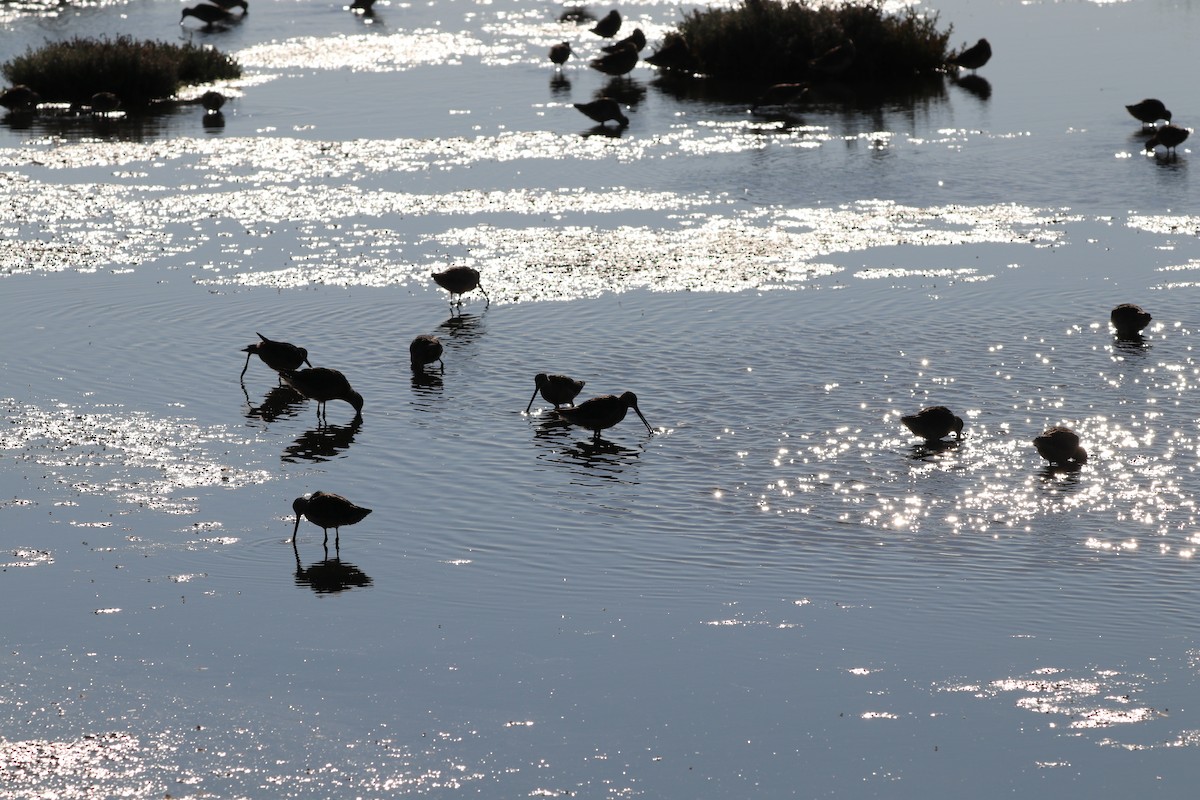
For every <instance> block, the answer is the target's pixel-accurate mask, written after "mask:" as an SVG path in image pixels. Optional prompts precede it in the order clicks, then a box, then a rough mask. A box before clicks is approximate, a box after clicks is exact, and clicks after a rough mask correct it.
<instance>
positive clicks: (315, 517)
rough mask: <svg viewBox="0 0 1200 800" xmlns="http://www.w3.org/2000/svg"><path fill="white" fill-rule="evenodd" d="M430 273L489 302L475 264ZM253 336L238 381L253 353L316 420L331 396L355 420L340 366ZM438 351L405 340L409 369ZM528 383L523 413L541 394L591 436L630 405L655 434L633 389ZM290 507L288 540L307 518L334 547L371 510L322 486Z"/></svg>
mask: <svg viewBox="0 0 1200 800" xmlns="http://www.w3.org/2000/svg"><path fill="white" fill-rule="evenodd" d="M431 277H432V278H433V280H434V282H435V283H436V284H437V285H438V286H440V287H442V288H443V289H445V290H446V291H448V292H449V293H450V302H451V304H452V305H453V304H454V303H455V302H456V301H455V297H456V296H457V298H458V300H457V304H458V305H459V306H461V305H462V302H463V300H462V297H463V295H464V294H466V293H467V292H471V291H476V290H478V291H479V292H480V293H481V294H482V295H483V296H484V297H485V298H487V299H488V303H489V304H490V303H491V298H488V295H487V292H486V291H484V289H483V286H482V285H481V284H480V275H479V270H477V269H473V268H472V267H466V266H458V267H451V268H450V269H447V270H445V271H444V272H435V273H432V275H431ZM258 338H259V341H257V342H254V343H253V344H250V345H247V346H246V347H244V348H242V352H244V353H245V354H246V364H245V366H243V367H242V374H241V378H242V379H243V380H244V379H245V377H246V371H247V370H248V369H249V368H250V358H251V357H252V356H258V357H259V359H260V360H261V361H262V362H263V363H264V364H266V365H267V366H268V367H270V368H271V369H273V370H275V372H277V373H278V374H279V377H280V379H281V380H282V381H283V382H284V383H286V384H287V385H288V386H291V387H292V388H293V389H295V390H296V391H297V392H299V393H300V394H301V395H303V396H304V397H306V398H308V399H310V400H315V401H316V403H317V422H318V424H320V423H322V422H327V421H328V417H327V416H326V415H327V404H328V403H329V402H330V401H331V400H340V401H342V402H345V403H349V404H350V406H351V407H352V408H353V409H354V419H355V421H359V420H361V419H362V409H363V396H362V395H361V394H359V393H358V392H357V391H355V390H354V387H352V386H351V385H350V381H349V380H347V378H346V376H345V375H344V374H342V373H341V372H340V371H339V370H336V369H331V368H329V367H314V366H313V365H312V362H310V361H309V360H308V351H307V350H306V349H305V348H303V347H298V346H297V345H294V344H291V343H290V342H281V341H275V340H272V339H268V338H267V337H266V336H263V335H262V334H261V333H260V334H258ZM442 352H443V348H442V343H441V341H440V340H439V339H438V337H436V336H432V335H430V334H422V335H420V336H417V337H416V338H414V339H413V341H412V343H411V344H410V345H409V358H410V362H411V366H412V369H413V371H414V372H422V371H424V370H425V368H426V367H427V366H429V365H430V364H433V363H439V364H441V366H442V369H443V370H444V369H445V364H444V363H443V362H442ZM303 365H307V367H308V368H307V369H301V366H303ZM533 383H534V390H533V397H531V398H529V404H528V405H527V406H526V407H525V412H526V413H528V412H529V410H530V409H531V408H532V407H533V401H534V400H536V399H537V396H538V394H539V393H540V394H541V395H542V397H543V398H544V399H545V400H546V402H547V403H550V404H552V405H553V406H554V410H555V412H557V414H558V416H559V417H561V418H562V419H564V420H566V421H567V422H568V423H571V424H572V425H577V426H579V427H581V428H586V429H588V430H590V431H593V432H594V437H595V438H596V439H599V438H600V431H602V430H605V429H607V428H611V427H613V426H614V425H616V424H617V423H619V422H620V421H621V420H623V419H625V416H626V414H627V413H628V411H629V410H630V409H633V412H634V413H635V414H637V415H638V418H640V419H641V421H642V423H643V424H644V425H645V426H646V431H647V432H648V433H650V434H651V435H653V434H654V429H653V428H652V427H650V423H649V421H648V420H647V419H646V417H645V415H644V414H642V412H641V409H639V408H638V399H637V395H635V394H634V393H633V392H625V393H624V394H620V395H611V394H609V395H600V396H598V397H593V398H591V399H590V400H584V401H583V402H581V403H580V404H579V405H575V398H576V397H578V396H579V393H580V392H581V391H583V387H584V382H583V381H580V380H575V379H574V378H570V377H568V376H566V375H548V374H546V373H544V372H543V373H538V375H536V376H535V377H534V381H533ZM292 511H293V512H294V513H295V514H296V525H295V527H294V528H293V530H292V542H293V543H295V541H296V535H297V533H299V531H300V519H301V518H302V517H306V518H307V519H308V520H309V521H310V522H312V523H313V524H314V525H317V526H318V527H320V528H322V529H323V530H324V531H325V541H324V543H325V544H326V545H328V543H329V529H330V528H333V531H334V546H335V547H340V541H339V540H340V535H339V530H338V529H339V528H340V527H341V526H343V525H353V524H355V523H356V522H360V521H362V519H363V518H365V517H366V516H367V515H368V514H370V513H371V509H369V508H364V507H362V506H359V505H356V504H355V503H352V502H351V501H350V500H347V499H346V498H345V497H342V496H341V495H338V494H333V493H332V492H322V491H318V492H313V493H312V494H310V495H305V496H302V497H297V498H296V500H295V501H294V502H293V503H292Z"/></svg>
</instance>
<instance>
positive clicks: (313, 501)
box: [292, 492, 371, 544]
mask: <svg viewBox="0 0 1200 800" xmlns="http://www.w3.org/2000/svg"><path fill="white" fill-rule="evenodd" d="M292 511H294V512H296V527H294V528H293V529H292V541H293V542H295V541H296V534H297V533H299V532H300V518H301V517H308V521H309V522H311V523H312V524H313V525H316V526H317V527H319V528H321V529H322V530H324V531H325V543H326V544H329V529H330V528H333V537H334V542H335V543H337V541H338V539H339V538H340V531H338V528H340V527H342V526H343V525H353V524H354V523H356V522H362V520H363V518H364V517H366V516H367V515H368V514H370V513H371V509H369V508H363V507H362V506H356V505H354V503H351V502H350V501H349V500H347V499H346V498H344V497H342V496H341V495H340V494H334V493H332V492H313V493H312V494H310V495H305V496H303V497H297V498H296V499H295V500H293V501H292Z"/></svg>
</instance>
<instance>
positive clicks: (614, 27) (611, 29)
mask: <svg viewBox="0 0 1200 800" xmlns="http://www.w3.org/2000/svg"><path fill="white" fill-rule="evenodd" d="M590 30H591V31H592V33H594V34H596V35H597V36H603V37H604V38H605V39H611V38H612V37H614V36H616V35H617V31H619V30H621V15H620V13H619V12H618V11H617V10H616V9H615V8H614V9H613V10H612V11H610V12H608V13H607V14H605V15H604V17H603V18H602V19H601V20H600V21H599V22H597V23H596V24H595V25H594V26H592V28H591V29H590Z"/></svg>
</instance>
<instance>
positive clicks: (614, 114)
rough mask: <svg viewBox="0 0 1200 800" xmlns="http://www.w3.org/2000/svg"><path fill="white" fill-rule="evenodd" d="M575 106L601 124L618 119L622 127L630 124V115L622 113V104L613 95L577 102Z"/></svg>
mask: <svg viewBox="0 0 1200 800" xmlns="http://www.w3.org/2000/svg"><path fill="white" fill-rule="evenodd" d="M575 107H576V108H577V109H579V110H580V111H581V112H583V113H584V114H586V115H587V116H588V117H590V118H592V119H594V120H595V121H596V122H599V123H600V124H601V125H603V124H604V123H606V122H608V121H609V120H616V121H617V122H618V123H619V124H620V126H621V127H622V128H624V127H625V126H626V125H628V124H629V117H627V116H625V115H624V114H623V113H621V104H620V103H618V102H617V101H616V100H613V99H612V98H611V97H601V98H600V99H599V100H593V101H591V102H590V103H576V104H575Z"/></svg>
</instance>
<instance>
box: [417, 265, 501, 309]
mask: <svg viewBox="0 0 1200 800" xmlns="http://www.w3.org/2000/svg"><path fill="white" fill-rule="evenodd" d="M430 277H432V278H433V282H434V283H436V284H437V285H438V286H440V287H442V288H443V289H445V290H446V291H447V292H449V293H450V302H451V303H453V302H454V295H458V304H459V305H462V296H463V295H464V294H466V293H467V292H469V291H471V290H472V289H478V290H479V291H480V292H482V293H483V296H484V297H487V300H488V303H489V304H490V303H491V302H492V298H490V297H488V293H487V292H485V291H483V286H481V285H480V283H479V270H477V269H475V268H473V267H451V268H450V269H448V270H445V271H443V272H432V273H430Z"/></svg>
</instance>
